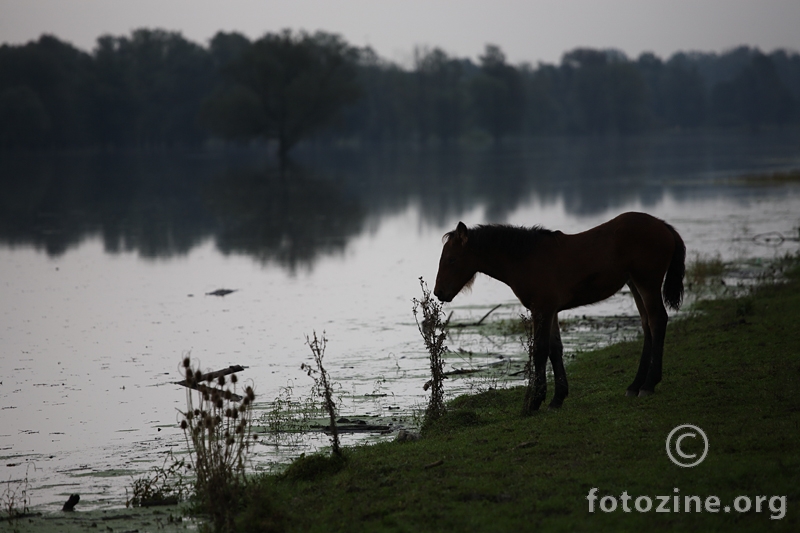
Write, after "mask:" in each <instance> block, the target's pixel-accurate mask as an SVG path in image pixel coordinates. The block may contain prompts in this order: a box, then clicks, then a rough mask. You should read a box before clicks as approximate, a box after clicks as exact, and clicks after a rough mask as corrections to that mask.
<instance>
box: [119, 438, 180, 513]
mask: <svg viewBox="0 0 800 533" xmlns="http://www.w3.org/2000/svg"><path fill="white" fill-rule="evenodd" d="M186 470H187V468H186V461H185V460H183V459H180V460H179V459H177V458H176V457H175V456H174V455H173V453H172V450H170V451H169V453H168V454H167V456H166V457H165V458H164V464H163V465H161V466H154V467H152V468H151V469H150V471H149V472H148V473H146V474H143V475H141V476H139V477H138V478H136V479H134V480H133V485H132V487H131V492H132V495H131V497H130V498H128V499H127V501H126V502H125V507H149V506H151V505H167V504H174V503H178V502H179V501H182V500H183V499H184V498H185V497H186V495H187V494H188V493H189V492H190V487H189V486H187V484H186V478H185V476H184V475H183V473H184V472H185V471H186ZM127 492H128V489H127V488H126V489H125V493H126V494H127Z"/></svg>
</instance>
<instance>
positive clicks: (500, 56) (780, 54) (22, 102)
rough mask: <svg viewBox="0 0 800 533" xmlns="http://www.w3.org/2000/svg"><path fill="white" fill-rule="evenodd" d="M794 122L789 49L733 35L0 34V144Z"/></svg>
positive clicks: (444, 135) (180, 142) (798, 100)
mask: <svg viewBox="0 0 800 533" xmlns="http://www.w3.org/2000/svg"><path fill="white" fill-rule="evenodd" d="M798 123H800V55H798V53H796V52H789V51H786V50H776V51H773V52H771V53H769V54H765V53H763V52H761V51H760V50H758V49H755V48H750V47H746V46H742V47H739V48H736V49H733V50H730V51H728V52H725V53H722V54H716V53H699V52H693V53H683V52H681V53H676V54H674V55H673V56H671V57H670V58H668V59H666V60H664V59H661V58H659V57H657V56H655V55H654V54H651V53H645V54H642V55H640V56H639V57H638V58H636V59H631V58H628V57H627V56H626V55H625V54H623V53H622V52H619V51H616V50H596V49H588V48H578V49H575V50H571V51H569V52H566V53H565V54H564V55H563V57H562V59H561V62H560V63H559V64H545V63H540V64H538V65H536V66H533V65H530V64H518V65H514V64H511V63H509V61H508V60H507V58H506V56H505V54H504V53H503V51H502V50H501V48H500V47H498V46H495V45H487V46H486V47H485V50H484V51H483V53H482V55H480V56H479V58H478V61H477V62H474V61H472V60H471V59H466V58H458V57H453V56H450V55H448V54H447V53H445V52H444V51H442V50H441V49H439V48H433V49H422V48H418V49H416V51H415V53H414V60H413V65H412V66H411V67H403V66H400V65H398V64H395V63H392V62H390V61H387V60H385V59H382V58H381V57H379V56H378V55H377V54H376V53H375V52H374V51H373V50H372V49H370V48H357V47H354V46H351V45H350V44H348V43H347V42H346V41H344V40H343V39H342V38H341V37H339V36H336V35H333V34H328V33H324V32H317V33H314V34H309V33H305V32H292V31H288V30H286V31H283V32H279V33H268V34H266V35H264V36H263V37H261V38H260V39H256V40H250V39H248V38H247V37H245V36H243V35H241V34H238V33H224V32H219V33H217V34H216V35H215V36H214V37H213V38H212V39H211V40H210V41H209V43H208V45H207V46H201V45H199V44H196V43H193V42H191V41H189V40H187V39H185V38H184V37H183V36H182V35H181V34H180V33H176V32H168V31H163V30H151V29H140V30H136V31H133V32H132V33H131V35H130V36H119V37H115V36H108V35H106V36H102V37H100V38H99V39H98V40H97V44H96V46H95V48H94V50H92V52H91V53H87V52H84V51H82V50H79V49H77V48H75V47H74V46H72V45H71V44H69V43H66V42H64V41H62V40H60V39H58V38H56V37H54V36H49V35H44V36H42V37H41V38H39V39H38V40H36V41H32V42H29V43H27V44H23V45H3V46H1V47H0V149H4V150H15V149H20V148H22V149H67V148H92V149H97V148H100V149H119V148H124V149H128V148H133V149H150V148H163V147H173V146H193V147H196V146H202V145H206V144H208V143H209V142H212V143H213V142H220V141H224V142H235V141H243V142H249V141H251V140H253V139H267V140H271V141H275V142H276V143H277V145H278V153H279V155H280V156H281V159H284V158H285V157H286V156H287V154H288V152H289V150H291V148H292V147H293V146H295V145H296V144H297V143H298V142H300V141H302V140H304V139H308V138H311V137H314V138H317V139H320V140H322V141H343V140H344V141H363V142H373V141H389V142H391V141H404V142H405V141H413V142H417V143H421V144H428V143H445V144H446V143H451V142H456V141H459V140H465V139H491V140H493V141H502V140H503V139H508V138H515V137H523V136H532V135H553V134H590V135H629V134H636V133H641V132H647V131H653V130H665V129H695V128H708V127H711V128H739V129H748V130H752V131H757V130H759V129H761V128H765V127H783V126H787V125H792V124H798Z"/></svg>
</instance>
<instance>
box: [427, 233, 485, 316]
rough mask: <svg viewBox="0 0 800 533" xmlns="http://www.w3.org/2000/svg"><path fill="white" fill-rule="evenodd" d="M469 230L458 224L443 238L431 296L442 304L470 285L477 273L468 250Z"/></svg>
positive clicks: (474, 261) (472, 256) (474, 262)
mask: <svg viewBox="0 0 800 533" xmlns="http://www.w3.org/2000/svg"><path fill="white" fill-rule="evenodd" d="M468 241H469V230H467V226H465V225H464V223H463V222H459V223H458V226H457V227H456V229H455V230H453V231H451V232H449V233H447V234H446V235H445V236H444V247H443V248H442V257H441V259H439V272H438V273H437V274H436V286H435V287H434V288H433V294H435V295H436V297H437V298H439V300H441V301H442V302H449V301H451V300H452V299H453V298H455V296H456V294H458V293H459V292H461V290H462V289H464V288H465V287H469V286H471V285H472V282H473V281H474V280H475V274H476V273H477V272H478V266H477V262H476V260H475V256H474V254H473V253H471V251H470V250H469V246H468Z"/></svg>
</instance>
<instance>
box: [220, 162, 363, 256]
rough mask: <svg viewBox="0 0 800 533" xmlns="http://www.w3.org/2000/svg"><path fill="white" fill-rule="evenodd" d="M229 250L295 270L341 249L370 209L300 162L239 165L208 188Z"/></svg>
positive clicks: (222, 241)
mask: <svg viewBox="0 0 800 533" xmlns="http://www.w3.org/2000/svg"><path fill="white" fill-rule="evenodd" d="M205 196H206V198H207V201H208V205H209V208H210V211H211V213H212V214H213V215H214V217H215V220H216V221H217V224H216V227H215V228H214V235H215V238H216V244H217V247H218V249H219V250H220V251H222V252H223V253H226V254H227V253H245V254H249V255H251V256H253V257H254V258H256V259H258V260H259V261H261V262H275V263H277V264H279V265H282V266H285V267H288V268H289V269H290V270H292V271H294V269H296V268H297V267H298V266H300V265H311V264H312V263H313V261H314V258H315V257H316V256H317V255H318V254H334V253H338V252H341V251H342V250H343V249H344V247H345V244H346V243H347V240H348V239H349V238H350V237H352V236H354V235H358V234H359V233H361V229H362V226H363V223H364V216H365V209H364V208H363V207H362V205H361V203H360V201H359V199H358V198H357V197H356V196H355V195H353V194H347V192H346V191H345V190H343V188H342V187H340V186H337V184H336V183H335V182H332V181H330V180H325V179H320V178H316V177H314V176H313V174H312V173H311V172H310V171H309V170H307V169H305V168H303V167H300V166H297V165H293V166H290V167H288V168H284V169H283V170H281V171H279V170H277V169H272V168H264V169H236V170H229V171H227V172H223V173H221V174H218V175H216V176H215V177H214V178H213V179H212V180H211V182H210V183H209V184H208V187H207V188H206V190H205Z"/></svg>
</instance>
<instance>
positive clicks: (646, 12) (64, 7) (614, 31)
mask: <svg viewBox="0 0 800 533" xmlns="http://www.w3.org/2000/svg"><path fill="white" fill-rule="evenodd" d="M141 27H147V28H163V29H168V30H176V31H180V32H181V33H183V35H184V36H185V37H187V38H188V39H191V40H193V41H196V42H200V43H202V44H206V43H207V41H208V39H209V38H210V37H211V36H212V35H214V33H216V32H217V31H218V30H224V31H234V30H235V31H239V32H242V33H244V34H245V35H248V36H249V37H251V38H255V37H259V36H261V35H262V34H264V33H265V32H268V31H278V30H281V29H283V28H291V29H295V30H297V29H303V30H307V31H315V30H325V31H328V32H332V33H338V34H340V35H342V36H343V37H344V38H345V39H346V40H347V41H348V42H350V43H351V44H353V45H358V46H363V45H370V46H372V47H373V48H374V49H375V50H376V51H377V52H378V54H379V55H380V56H382V57H384V58H386V59H390V60H393V61H399V62H403V63H406V64H408V63H410V58H411V57H412V53H413V49H414V46H416V45H421V46H429V47H434V46H438V47H440V48H442V49H444V50H445V51H446V52H448V53H449V54H451V55H456V56H459V57H473V58H475V57H477V56H478V55H480V54H481V52H482V51H483V47H484V45H485V44H486V43H493V44H497V45H499V46H500V47H501V48H502V49H503V50H504V51H505V52H506V55H507V56H508V58H509V60H510V61H511V62H513V63H519V62H522V61H529V62H531V63H536V62H537V61H545V62H548V63H554V62H558V61H559V60H560V58H561V55H562V53H563V52H565V51H567V50H570V49H572V48H575V47H578V46H589V47H595V48H609V47H613V48H618V49H620V50H622V51H624V52H625V53H627V54H628V55H629V56H631V57H636V56H638V55H639V54H640V53H641V52H643V51H651V52H655V53H656V54H657V55H659V56H661V57H667V56H669V55H671V54H672V53H673V52H676V51H678V50H701V51H714V52H720V51H724V50H726V49H729V48H732V47H734V46H737V45H740V44H748V45H751V46H758V47H759V48H761V49H762V50H764V51H771V50H773V49H775V48H788V49H791V50H800V0H480V1H479V0H340V1H337V0H282V1H276V0H218V1H212V0H0V42H2V43H14V44H18V43H23V42H27V41H29V40H32V39H36V38H38V37H39V36H40V35H41V34H42V33H50V34H54V35H56V36H57V37H59V38H61V39H64V40H66V41H69V42H71V43H73V44H75V45H76V46H78V47H80V48H83V49H85V50H91V49H92V48H93V47H94V43H95V40H96V38H97V37H98V36H100V35H102V34H108V33H110V34H113V35H123V34H128V33H129V32H130V31H131V30H133V29H135V28H141Z"/></svg>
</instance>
